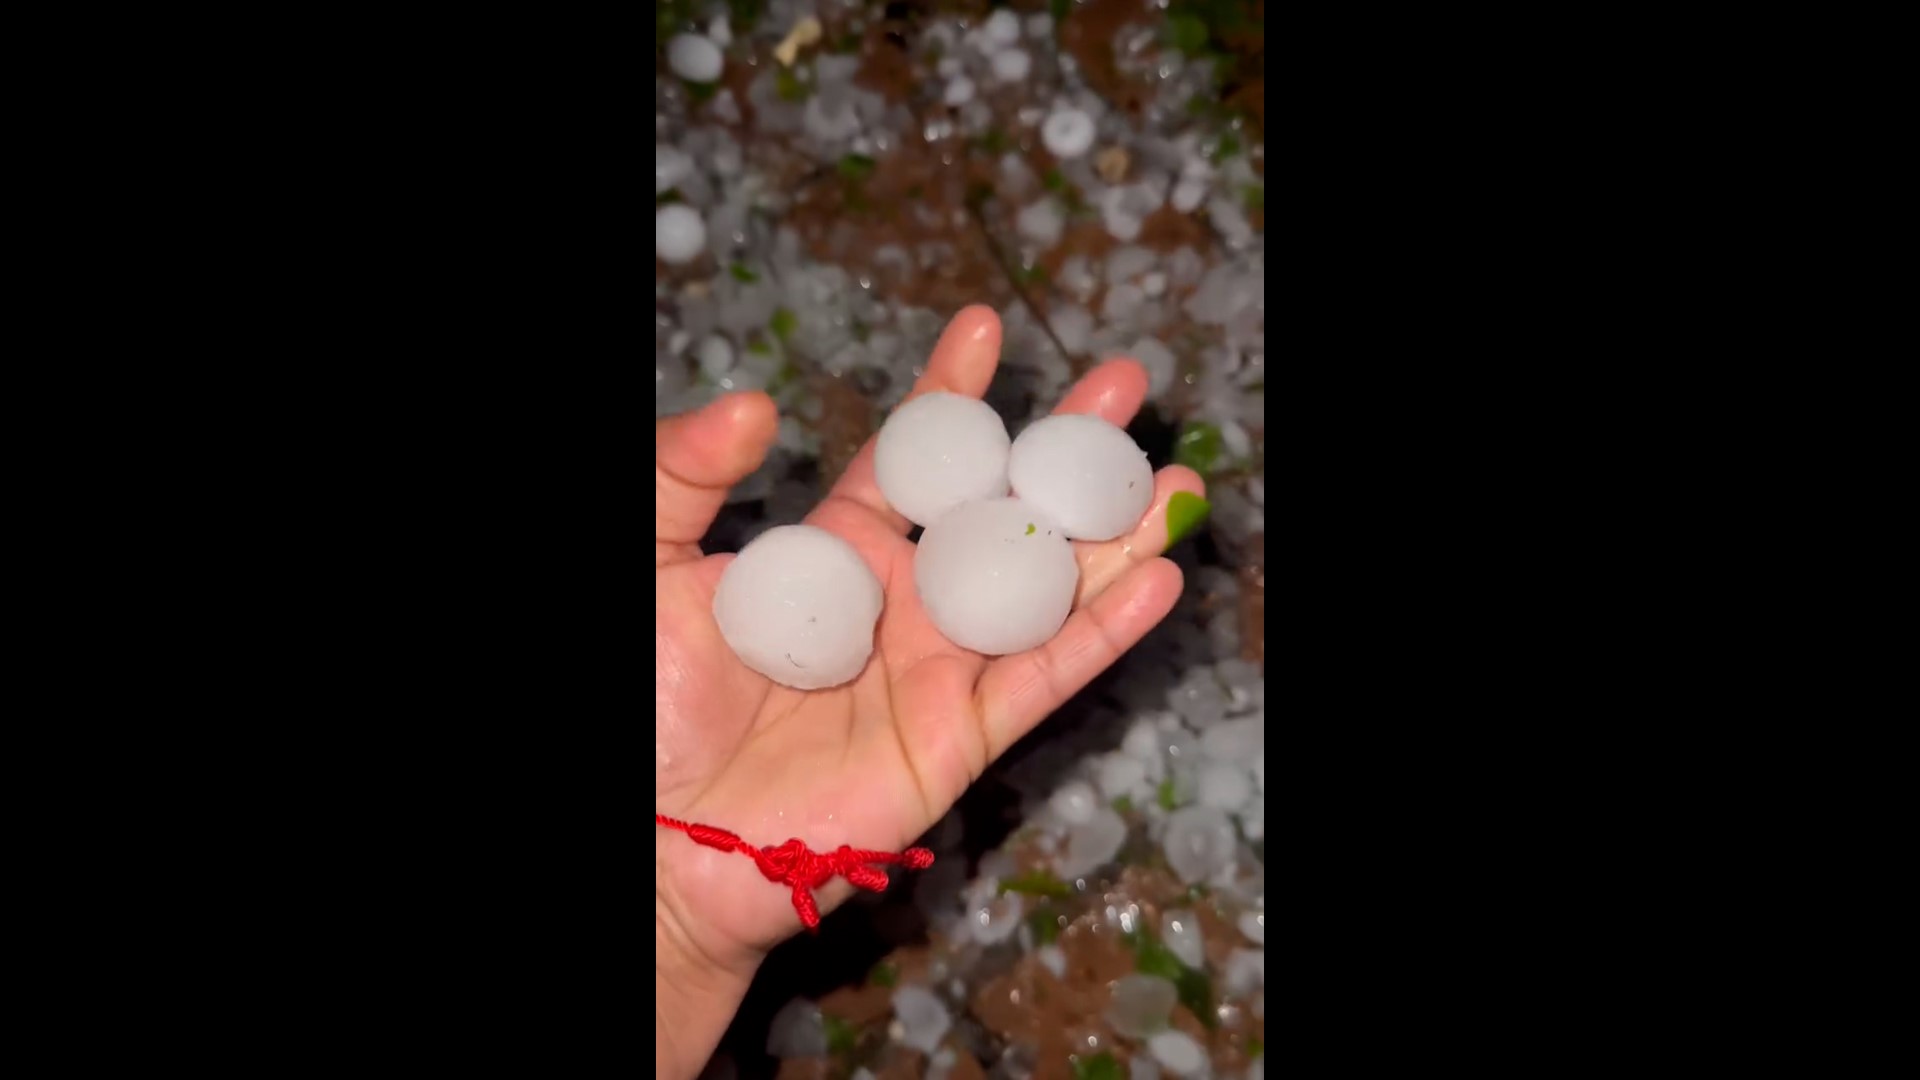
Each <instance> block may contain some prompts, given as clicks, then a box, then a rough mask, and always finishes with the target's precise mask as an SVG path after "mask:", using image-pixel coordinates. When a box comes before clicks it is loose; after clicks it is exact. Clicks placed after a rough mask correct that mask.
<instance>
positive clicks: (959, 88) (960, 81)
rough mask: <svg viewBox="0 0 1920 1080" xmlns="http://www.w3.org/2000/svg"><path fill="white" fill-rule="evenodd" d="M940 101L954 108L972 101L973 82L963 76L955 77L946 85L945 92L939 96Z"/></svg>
mask: <svg viewBox="0 0 1920 1080" xmlns="http://www.w3.org/2000/svg"><path fill="white" fill-rule="evenodd" d="M940 100H942V101H944V102H946V103H947V104H948V105H951V106H953V107H955V108H958V107H960V106H962V105H965V104H966V103H967V102H969V101H972V100H973V80H972V79H969V78H967V77H966V76H965V75H955V76H954V77H953V79H952V80H951V81H949V82H948V83H947V89H946V92H945V93H944V94H942V95H941V98H940Z"/></svg>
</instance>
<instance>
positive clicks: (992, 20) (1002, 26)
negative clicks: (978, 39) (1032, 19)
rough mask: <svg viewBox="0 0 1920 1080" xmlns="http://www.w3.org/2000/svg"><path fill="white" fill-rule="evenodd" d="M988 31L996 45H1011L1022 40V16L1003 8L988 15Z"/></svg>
mask: <svg viewBox="0 0 1920 1080" xmlns="http://www.w3.org/2000/svg"><path fill="white" fill-rule="evenodd" d="M986 31H987V40H989V41H991V42H993V43H994V44H995V45H1011V44H1013V43H1014V42H1016V41H1019V40H1020V16H1018V15H1015V14H1014V13H1013V12H1011V11H1008V10H1007V9H1006V8H1001V9H999V10H998V11H995V12H994V13H993V14H991V15H989V16H987V25H986Z"/></svg>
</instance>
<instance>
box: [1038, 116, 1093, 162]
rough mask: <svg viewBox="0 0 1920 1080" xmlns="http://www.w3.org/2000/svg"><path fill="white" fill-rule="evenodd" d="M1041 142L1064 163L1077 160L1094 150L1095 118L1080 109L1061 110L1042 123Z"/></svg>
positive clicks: (1048, 151)
mask: <svg viewBox="0 0 1920 1080" xmlns="http://www.w3.org/2000/svg"><path fill="white" fill-rule="evenodd" d="M1040 141H1041V142H1044V143H1046V144H1047V153H1049V154H1052V155H1053V156H1054V157H1057V158H1059V159H1061V160H1062V161H1065V160H1068V159H1071V158H1077V157H1079V156H1080V155H1082V154H1084V153H1086V152H1087V151H1089V150H1091V149H1093V117H1091V116H1088V115H1087V114H1086V113H1083V112H1081V111H1080V110H1079V109H1061V110H1059V111H1058V112H1055V113H1053V114H1052V115H1050V116H1048V117H1047V118H1046V120H1044V121H1042V122H1041V124H1040Z"/></svg>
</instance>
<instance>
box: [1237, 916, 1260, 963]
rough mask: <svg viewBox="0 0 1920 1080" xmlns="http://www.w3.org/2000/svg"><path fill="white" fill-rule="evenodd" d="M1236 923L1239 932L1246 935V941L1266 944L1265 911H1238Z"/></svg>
mask: <svg viewBox="0 0 1920 1080" xmlns="http://www.w3.org/2000/svg"><path fill="white" fill-rule="evenodd" d="M1236 925H1238V926H1239V928H1240V932H1241V933H1242V934H1245V935H1246V936H1247V940H1248V941H1251V942H1253V943H1254V944H1256V945H1264V944H1266V941H1267V913H1266V912H1264V911H1243V912H1241V913H1240V920H1239V922H1238V923H1237V924H1236ZM1261 970H1263V971H1264V970H1265V968H1264V967H1263V968H1262V969H1261Z"/></svg>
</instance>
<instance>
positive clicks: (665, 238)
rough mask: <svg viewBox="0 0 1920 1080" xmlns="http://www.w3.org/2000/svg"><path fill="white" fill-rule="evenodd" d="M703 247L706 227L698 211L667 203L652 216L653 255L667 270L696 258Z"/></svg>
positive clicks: (704, 247)
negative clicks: (665, 264) (657, 257)
mask: <svg viewBox="0 0 1920 1080" xmlns="http://www.w3.org/2000/svg"><path fill="white" fill-rule="evenodd" d="M706 246H707V223H706V222H705V221H702V220H701V219H700V211H698V210H695V209H694V208H693V207H691V206H687V205H686V204H684V203H668V204H667V205H665V206H663V207H661V208H660V209H658V210H655V211H654V212H653V253H654V254H655V255H658V256H660V260H661V261H662V262H665V263H667V264H669V265H671V266H682V265H685V264H686V263H690V262H692V261H693V260H695V259H697V258H699V257H700V252H702V251H703V250H705V249H706Z"/></svg>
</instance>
